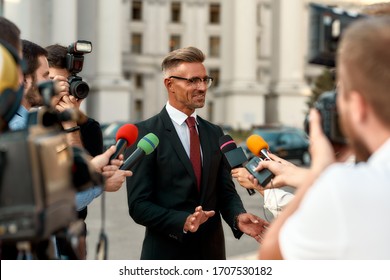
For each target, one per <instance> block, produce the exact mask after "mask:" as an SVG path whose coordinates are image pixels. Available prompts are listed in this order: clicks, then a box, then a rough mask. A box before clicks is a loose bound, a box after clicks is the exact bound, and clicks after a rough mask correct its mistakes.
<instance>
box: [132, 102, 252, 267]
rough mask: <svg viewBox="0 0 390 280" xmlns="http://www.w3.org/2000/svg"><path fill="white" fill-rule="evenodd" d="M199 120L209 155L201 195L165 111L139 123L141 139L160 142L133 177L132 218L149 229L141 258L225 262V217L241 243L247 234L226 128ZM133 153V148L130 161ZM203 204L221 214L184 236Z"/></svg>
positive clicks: (202, 142) (204, 207)
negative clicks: (224, 141) (226, 151)
mask: <svg viewBox="0 0 390 280" xmlns="http://www.w3.org/2000/svg"><path fill="white" fill-rule="evenodd" d="M197 120H198V122H199V125H198V131H199V136H200V142H201V147H202V153H203V168H202V183H201V190H200V193H199V192H198V190H197V187H196V178H195V174H194V171H193V169H192V165H191V161H190V159H189V157H188V156H187V154H186V152H185V150H184V148H183V145H182V143H181V141H180V139H179V137H178V135H177V133H176V130H175V128H174V126H173V124H172V120H171V119H170V117H169V115H168V113H167V111H166V109H165V107H164V109H163V110H162V111H161V112H160V113H159V114H157V115H155V116H154V117H152V118H150V119H148V120H146V121H143V122H140V123H138V124H137V127H138V133H139V135H138V136H139V139H140V138H142V137H143V136H145V135H146V134H148V133H150V132H152V133H154V134H156V136H157V137H158V138H159V140H160V142H159V145H158V146H157V148H156V150H155V151H154V152H152V153H151V154H149V155H147V156H145V157H144V158H143V159H142V160H141V161H140V162H139V163H137V165H136V166H135V167H134V168H133V170H132V171H133V173H134V174H133V176H132V177H128V178H127V196H128V205H129V214H130V216H131V217H132V218H133V219H134V221H135V222H136V223H138V224H141V225H143V226H145V227H146V232H145V239H144V242H143V246H142V253H141V259H225V258H226V254H225V240H224V233H223V228H222V223H221V215H222V217H223V219H224V220H225V221H226V222H227V223H228V224H229V225H230V227H231V228H232V230H233V234H234V235H235V237H236V238H240V237H241V235H242V232H240V231H238V230H237V229H234V228H233V225H234V219H235V217H236V216H237V215H238V214H240V213H244V212H246V211H245V209H244V207H243V204H242V201H241V199H240V197H239V195H238V194H237V192H236V189H235V186H234V183H233V181H232V178H231V175H230V169H228V167H227V165H226V164H225V162H224V160H223V158H222V156H223V154H222V152H221V151H220V149H219V143H218V142H219V138H220V137H221V136H222V135H223V132H222V129H221V128H220V127H218V126H216V125H213V124H211V123H210V122H208V121H206V120H204V119H202V118H200V117H199V116H198V117H197ZM134 146H135V145H134ZM133 150H134V148H133V149H128V151H126V156H128V155H130V153H131V152H132V151H133ZM199 205H201V206H202V207H203V209H204V210H215V212H216V214H215V215H214V217H212V218H210V219H209V220H208V221H207V222H206V223H204V224H202V225H201V226H200V228H199V229H198V231H197V232H195V233H191V232H188V233H187V234H185V233H183V226H184V223H185V220H186V218H187V216H188V215H190V214H192V213H193V212H194V210H195V207H197V206H199Z"/></svg>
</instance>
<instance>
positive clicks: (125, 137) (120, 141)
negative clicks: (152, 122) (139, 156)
mask: <svg viewBox="0 0 390 280" xmlns="http://www.w3.org/2000/svg"><path fill="white" fill-rule="evenodd" d="M137 137H138V128H137V127H136V126H135V125H134V124H131V123H128V124H125V125H122V126H121V127H120V128H119V129H118V131H117V133H116V144H115V145H116V151H115V153H114V154H113V155H112V156H111V157H110V161H111V160H113V159H116V158H117V157H118V156H119V155H120V154H121V153H122V152H123V151H124V149H125V148H127V147H130V146H131V145H133V144H134V142H135V140H137Z"/></svg>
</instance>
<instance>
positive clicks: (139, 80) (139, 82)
mask: <svg viewBox="0 0 390 280" xmlns="http://www.w3.org/2000/svg"><path fill="white" fill-rule="evenodd" d="M134 86H135V88H136V89H142V88H143V87H144V76H143V75H142V74H135V77H134Z"/></svg>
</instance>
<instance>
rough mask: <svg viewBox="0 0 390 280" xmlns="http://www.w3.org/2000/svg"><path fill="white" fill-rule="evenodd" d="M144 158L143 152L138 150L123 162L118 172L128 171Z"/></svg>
mask: <svg viewBox="0 0 390 280" xmlns="http://www.w3.org/2000/svg"><path fill="white" fill-rule="evenodd" d="M144 156H145V152H144V151H143V150H142V149H140V148H138V147H137V149H136V150H135V151H134V152H133V153H132V154H131V155H130V156H129V157H128V158H127V159H126V160H125V162H124V163H123V164H122V166H121V167H120V168H119V169H120V170H130V169H131V168H132V167H133V166H134V165H135V164H136V163H137V162H138V161H139V160H140V159H142V158H143V157H144Z"/></svg>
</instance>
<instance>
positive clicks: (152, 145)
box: [137, 133, 160, 155]
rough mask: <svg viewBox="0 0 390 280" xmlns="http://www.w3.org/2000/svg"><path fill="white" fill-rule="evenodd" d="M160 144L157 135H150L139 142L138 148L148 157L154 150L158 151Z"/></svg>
mask: <svg viewBox="0 0 390 280" xmlns="http://www.w3.org/2000/svg"><path fill="white" fill-rule="evenodd" d="M159 142H160V141H159V139H158V137H157V136H156V135H155V134H153V133H148V134H146V135H145V136H144V137H142V139H141V140H139V142H138V144H137V147H138V148H140V149H141V150H143V151H144V152H145V154H146V155H148V154H150V153H151V152H153V151H154V149H156V147H157V146H158V143H159Z"/></svg>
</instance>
